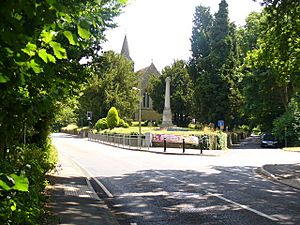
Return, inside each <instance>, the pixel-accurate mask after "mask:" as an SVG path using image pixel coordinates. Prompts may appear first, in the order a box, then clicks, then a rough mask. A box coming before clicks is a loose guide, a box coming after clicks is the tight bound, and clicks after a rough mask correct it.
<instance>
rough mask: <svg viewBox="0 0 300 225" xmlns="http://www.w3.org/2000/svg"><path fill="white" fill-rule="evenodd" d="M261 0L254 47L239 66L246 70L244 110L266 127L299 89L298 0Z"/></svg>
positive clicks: (286, 109)
mask: <svg viewBox="0 0 300 225" xmlns="http://www.w3.org/2000/svg"><path fill="white" fill-rule="evenodd" d="M264 2H265V4H266V5H267V6H266V8H265V10H264V11H263V13H262V16H261V18H262V19H260V21H259V29H258V30H260V31H261V32H260V34H259V35H258V37H259V38H258V41H257V45H256V46H257V47H256V48H255V49H252V50H251V51H250V52H248V54H247V56H246V58H245V63H244V65H243V67H244V70H245V71H247V74H248V75H247V76H246V77H245V79H244V80H245V101H246V112H247V111H248V116H249V117H250V118H251V119H252V120H253V121H255V122H256V123H257V124H258V125H261V126H262V127H263V128H264V129H269V130H270V129H272V127H273V125H274V123H273V120H274V119H276V118H278V117H280V116H281V115H282V114H285V112H288V111H289V104H290V101H291V99H292V98H294V97H295V96H296V95H297V93H299V90H300V89H299V87H300V85H299V84H300V78H299V73H300V70H299V58H300V53H299V41H300V37H299V33H300V30H299V21H300V20H299V19H300V16H299V13H298V12H299V9H300V3H299V2H297V1H264ZM248 90H249V91H248ZM254 90H256V92H254ZM254 96H256V97H255V98H254ZM253 109H256V110H253Z"/></svg>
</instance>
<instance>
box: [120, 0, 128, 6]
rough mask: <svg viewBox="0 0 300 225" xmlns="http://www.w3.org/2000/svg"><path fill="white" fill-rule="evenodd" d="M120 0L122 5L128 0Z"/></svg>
mask: <svg viewBox="0 0 300 225" xmlns="http://www.w3.org/2000/svg"><path fill="white" fill-rule="evenodd" d="M119 2H120V3H121V4H122V5H126V3H127V0H119Z"/></svg>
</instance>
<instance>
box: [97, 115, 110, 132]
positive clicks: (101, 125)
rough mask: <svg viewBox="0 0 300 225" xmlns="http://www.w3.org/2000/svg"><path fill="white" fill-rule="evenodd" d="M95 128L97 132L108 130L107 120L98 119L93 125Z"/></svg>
mask: <svg viewBox="0 0 300 225" xmlns="http://www.w3.org/2000/svg"><path fill="white" fill-rule="evenodd" d="M95 128H96V129H97V131H99V130H105V129H107V128H108V125H107V119H106V118H101V119H99V120H98V121H97V122H96V124H95Z"/></svg>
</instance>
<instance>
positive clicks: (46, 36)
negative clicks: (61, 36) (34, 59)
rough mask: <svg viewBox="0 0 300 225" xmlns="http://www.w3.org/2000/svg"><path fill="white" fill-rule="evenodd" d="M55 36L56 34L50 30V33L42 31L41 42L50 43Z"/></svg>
mask: <svg viewBox="0 0 300 225" xmlns="http://www.w3.org/2000/svg"><path fill="white" fill-rule="evenodd" d="M55 34H56V33H55V32H54V31H52V30H50V31H46V30H43V31H42V33H41V37H42V41H43V42H45V43H49V42H51V41H52V40H53V38H54V36H55Z"/></svg>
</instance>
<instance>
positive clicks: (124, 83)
mask: <svg viewBox="0 0 300 225" xmlns="http://www.w3.org/2000/svg"><path fill="white" fill-rule="evenodd" d="M88 74H89V76H90V77H89V78H88V81H87V83H86V86H85V87H84V90H83V94H82V96H81V97H80V99H79V110H78V114H79V119H80V118H81V119H83V121H84V123H86V116H85V115H86V112H87V111H92V112H93V115H94V116H93V119H92V122H93V123H95V122H96V121H98V119H100V118H103V117H105V116H106V114H107V112H108V110H109V109H110V108H111V107H112V106H115V107H117V108H118V109H119V112H120V115H121V116H122V118H131V117H132V115H133V113H134V112H135V110H136V107H137V105H138V93H136V91H135V90H133V87H136V86H137V85H138V77H137V74H135V73H134V72H133V71H132V64H131V62H130V61H129V60H128V59H127V58H125V57H124V56H122V55H120V54H117V53H114V52H112V51H108V52H104V53H103V55H100V56H97V58H94V59H93V60H92V62H91V63H90V65H89V68H88Z"/></svg>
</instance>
